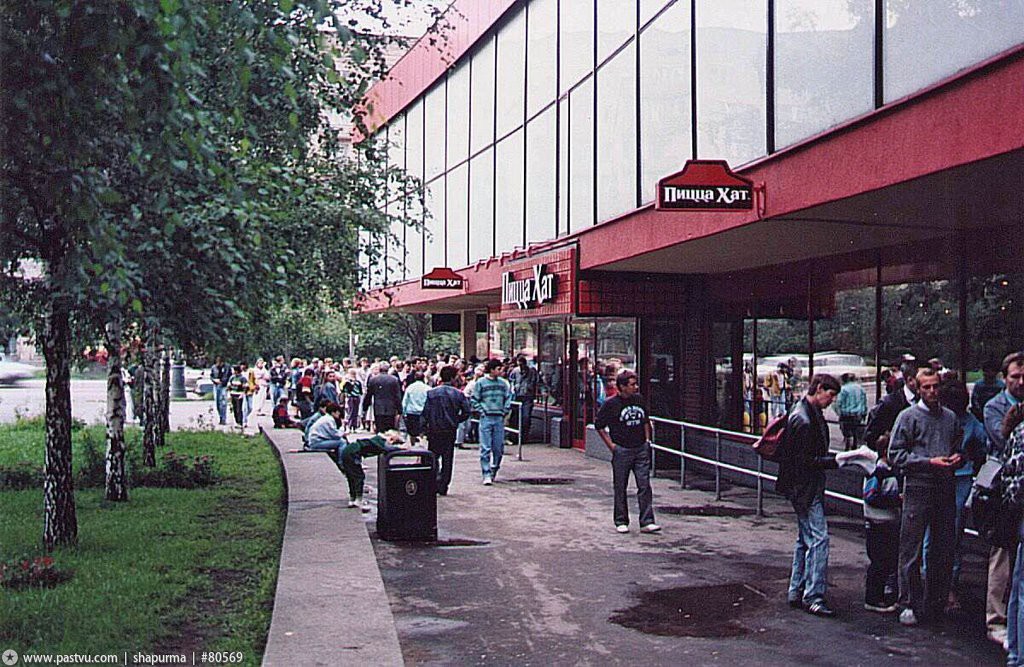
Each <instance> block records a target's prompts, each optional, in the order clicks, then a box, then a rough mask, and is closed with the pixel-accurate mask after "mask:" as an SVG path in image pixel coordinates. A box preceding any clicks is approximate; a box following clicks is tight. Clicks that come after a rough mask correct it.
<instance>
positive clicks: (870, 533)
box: [864, 452, 903, 614]
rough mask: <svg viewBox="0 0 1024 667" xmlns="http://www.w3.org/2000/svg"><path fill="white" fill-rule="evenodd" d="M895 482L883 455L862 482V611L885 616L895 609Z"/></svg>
mask: <svg viewBox="0 0 1024 667" xmlns="http://www.w3.org/2000/svg"><path fill="white" fill-rule="evenodd" d="M902 505H903V495H902V493H901V490H900V483H899V479H898V478H897V477H896V474H895V473H894V472H893V471H892V468H890V467H889V465H888V461H887V460H886V457H885V453H884V452H883V453H882V454H881V455H880V456H879V461H878V464H877V465H876V466H875V472H874V473H872V474H871V475H868V476H867V477H865V478H864V542H865V547H866V549H867V552H868V571H867V574H866V575H865V577H864V608H865V609H867V610H868V611H874V612H878V613H880V614H888V613H890V612H894V611H896V610H897V609H899V603H898V597H899V589H898V588H897V586H898V571H899V562H900V508H901V506H902Z"/></svg>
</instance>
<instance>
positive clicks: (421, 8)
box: [338, 0, 451, 37]
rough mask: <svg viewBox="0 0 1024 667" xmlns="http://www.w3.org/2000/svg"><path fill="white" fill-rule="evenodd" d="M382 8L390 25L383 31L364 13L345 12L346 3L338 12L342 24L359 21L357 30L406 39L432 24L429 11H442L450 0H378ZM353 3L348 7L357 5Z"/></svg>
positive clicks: (379, 25) (432, 17) (420, 33)
mask: <svg viewBox="0 0 1024 667" xmlns="http://www.w3.org/2000/svg"><path fill="white" fill-rule="evenodd" d="M380 1H381V5H382V7H383V12H382V14H383V16H385V17H387V19H388V22H389V23H390V24H391V25H390V27H389V28H387V30H384V29H383V27H382V26H381V23H380V22H379V21H377V20H376V19H371V18H370V17H368V16H367V15H366V14H365V13H362V12H359V11H356V10H351V11H348V10H346V5H347V4H348V3H342V7H341V11H339V12H338V16H339V18H340V19H341V20H342V22H344V21H347V20H348V19H349V18H355V19H356V20H357V21H359V26H358V29H359V30H360V31H367V32H387V33H388V34H392V35H404V36H406V37H419V36H421V35H422V34H423V33H425V32H426V31H427V29H428V28H429V27H430V26H431V25H432V24H433V22H434V16H433V15H432V14H431V9H432V8H435V9H438V10H443V9H444V8H445V7H447V6H448V5H449V4H451V0H380ZM359 4H361V3H359V2H353V3H351V5H349V7H352V6H355V5H359Z"/></svg>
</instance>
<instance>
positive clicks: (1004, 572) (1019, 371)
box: [982, 352, 1024, 644]
mask: <svg viewBox="0 0 1024 667" xmlns="http://www.w3.org/2000/svg"><path fill="white" fill-rule="evenodd" d="M1000 370H1001V371H1002V373H1003V378H1004V380H1005V382H1006V386H1005V387H1004V388H1003V390H1002V391H1000V392H999V393H998V394H996V395H995V396H993V397H992V398H991V399H990V400H989V401H988V402H987V403H985V406H984V408H983V409H982V411H983V414H984V417H985V434H986V435H987V436H988V455H989V456H990V457H993V458H1001V457H1002V454H1003V450H1004V449H1005V447H1006V440H1005V439H1004V438H1003V434H1002V426H1003V419H1004V418H1005V417H1006V413H1007V412H1009V411H1010V409H1011V408H1012V407H1013V406H1014V405H1020V404H1021V403H1022V402H1024V352H1013V353H1011V354H1008V355H1007V356H1006V358H1005V359H1003V364H1002V367H1001V369H1000ZM1016 553H1017V547H1015V546H1012V547H992V551H991V552H990V553H989V559H988V591H987V595H986V598H985V624H986V625H987V626H988V638H989V639H991V640H992V641H994V642H997V643H1000V644H1001V643H1003V640H1005V639H1006V602H1007V600H1008V599H1009V596H1010V579H1011V576H1012V574H1013V564H1014V556H1015V555H1016Z"/></svg>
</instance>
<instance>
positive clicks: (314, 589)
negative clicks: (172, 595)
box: [263, 424, 403, 667]
mask: <svg viewBox="0 0 1024 667" xmlns="http://www.w3.org/2000/svg"><path fill="white" fill-rule="evenodd" d="M264 426H268V427H269V425H268V424H264ZM264 433H265V435H266V436H267V438H268V440H270V442H271V443H272V444H273V445H274V446H275V447H276V448H277V450H278V452H279V453H280V456H281V462H282V464H283V466H284V472H285V478H286V483H287V489H288V514H287V519H286V523H285V530H284V542H283V544H282V545H281V565H280V570H279V572H278V578H277V592H276V595H275V597H274V612H273V617H272V619H271V623H270V633H269V635H268V637H267V648H266V651H265V652H264V654H263V664H264V665H267V666H268V667H278V666H291V665H331V666H332V667H336V666H337V665H357V664H359V665H401V664H402V662H403V661H402V650H401V648H400V647H399V644H398V635H397V633H396V632H395V623H394V619H393V618H392V616H391V608H390V607H389V605H388V598H387V594H386V593H385V592H384V583H383V581H381V576H380V571H379V570H378V568H377V561H376V558H375V557H374V553H373V548H372V546H371V545H370V538H369V535H368V534H367V532H366V524H365V523H364V521H363V516H362V514H361V512H360V511H359V510H356V509H348V508H347V507H346V505H347V502H348V487H347V485H346V483H345V478H344V476H343V475H342V474H341V472H340V471H339V470H338V468H337V467H336V466H335V465H334V463H333V462H332V461H331V459H330V458H329V457H328V455H327V454H322V453H293V452H291V451H289V450H294V449H301V448H302V436H301V435H300V433H299V431H297V430H272V429H269V428H268V429H267V430H265V431H264Z"/></svg>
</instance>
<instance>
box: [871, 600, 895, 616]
mask: <svg viewBox="0 0 1024 667" xmlns="http://www.w3.org/2000/svg"><path fill="white" fill-rule="evenodd" d="M864 608H865V609H867V610H868V611H873V612H876V613H879V614H888V613H890V612H893V611H896V610H897V609H899V605H898V604H896V603H895V602H892V603H887V602H865V603H864Z"/></svg>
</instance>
